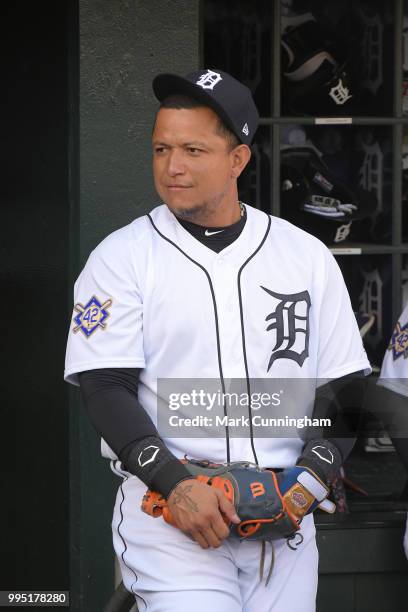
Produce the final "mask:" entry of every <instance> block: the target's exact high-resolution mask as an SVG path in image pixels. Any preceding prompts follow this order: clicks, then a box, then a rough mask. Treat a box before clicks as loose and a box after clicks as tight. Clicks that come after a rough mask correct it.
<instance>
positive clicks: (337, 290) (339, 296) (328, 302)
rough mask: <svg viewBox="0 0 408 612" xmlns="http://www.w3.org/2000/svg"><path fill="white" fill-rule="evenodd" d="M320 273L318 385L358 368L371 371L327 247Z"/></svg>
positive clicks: (337, 271) (335, 265)
mask: <svg viewBox="0 0 408 612" xmlns="http://www.w3.org/2000/svg"><path fill="white" fill-rule="evenodd" d="M324 275H325V278H324V279H323V283H324V294H323V298H322V302H321V305H320V312H319V347H318V361H317V364H318V368H317V378H318V380H319V383H318V384H319V385H320V384H323V383H324V382H325V381H326V380H328V379H333V378H340V377H342V376H346V375H347V374H351V373H353V372H357V371H359V370H364V372H365V374H369V373H370V372H371V368H370V364H369V362H368V360H367V355H366V352H365V350H364V347H363V343H362V340H361V337H360V332H359V329H358V325H357V321H356V317H355V315H354V312H353V309H352V306H351V302H350V296H349V293H348V291H347V288H346V285H345V282H344V279H343V275H342V273H341V271H340V268H339V266H338V264H337V261H336V260H335V258H334V257H333V255H332V254H331V253H330V251H329V250H327V251H326V269H325V273H324Z"/></svg>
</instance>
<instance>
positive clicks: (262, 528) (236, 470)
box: [142, 459, 335, 541]
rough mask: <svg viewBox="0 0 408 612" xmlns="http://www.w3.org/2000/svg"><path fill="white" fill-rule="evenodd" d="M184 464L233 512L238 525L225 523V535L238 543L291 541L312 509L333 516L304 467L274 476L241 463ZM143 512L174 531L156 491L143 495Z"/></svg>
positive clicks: (319, 486)
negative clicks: (214, 489)
mask: <svg viewBox="0 0 408 612" xmlns="http://www.w3.org/2000/svg"><path fill="white" fill-rule="evenodd" d="M183 463H185V465H186V467H187V469H188V470H189V471H190V472H191V474H192V476H194V477H195V478H197V480H198V481H199V482H202V483H205V484H208V485H210V486H212V487H217V488H218V489H220V490H221V491H223V493H224V494H225V495H226V497H227V498H228V499H229V501H230V502H231V503H232V504H233V505H234V506H235V509H236V512H237V514H238V516H239V517H240V519H241V523H239V524H238V525H235V524H232V523H231V524H230V523H229V521H228V520H227V519H226V517H224V520H225V522H226V524H227V525H228V527H229V528H230V535H231V536H232V537H237V538H239V539H241V540H244V539H246V540H267V541H271V540H277V539H281V538H287V539H291V538H293V536H294V534H295V533H296V532H297V531H298V530H299V529H300V523H301V521H302V519H303V517H304V516H305V515H306V514H309V513H310V512H313V510H315V509H316V508H317V506H320V507H322V509H324V510H326V511H327V512H334V510H335V506H334V504H333V503H332V502H330V501H328V500H326V497H327V495H328V493H329V489H328V487H327V486H326V485H325V484H324V483H323V482H322V481H321V480H320V478H318V476H317V475H316V474H314V472H312V470H310V469H309V468H306V467H301V466H296V467H293V468H289V469H285V470H282V471H278V472H274V471H273V470H269V469H263V468H259V467H257V466H254V465H252V464H249V463H245V462H236V463H230V464H217V463H210V462H209V461H205V460H204V461H196V460H192V459H190V460H185V461H183ZM142 510H143V511H144V512H146V513H147V514H150V515H151V516H153V517H159V516H163V518H164V520H165V521H166V522H167V523H170V524H172V525H175V522H174V520H173V517H172V514H171V511H170V510H169V508H168V506H167V501H166V499H165V498H164V497H162V496H161V495H160V494H159V493H157V492H155V491H151V490H150V489H149V490H148V491H147V492H146V494H145V495H144V497H143V502H142Z"/></svg>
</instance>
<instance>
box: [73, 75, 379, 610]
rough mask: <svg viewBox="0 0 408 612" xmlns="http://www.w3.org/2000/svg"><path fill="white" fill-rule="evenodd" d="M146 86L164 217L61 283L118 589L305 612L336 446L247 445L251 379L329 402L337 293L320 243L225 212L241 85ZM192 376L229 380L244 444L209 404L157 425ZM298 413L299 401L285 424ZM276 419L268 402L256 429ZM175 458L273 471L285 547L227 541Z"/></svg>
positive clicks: (143, 600) (345, 318) (349, 317)
mask: <svg viewBox="0 0 408 612" xmlns="http://www.w3.org/2000/svg"><path fill="white" fill-rule="evenodd" d="M153 90H154V93H155V95H156V97H157V98H158V100H159V101H160V108H159V110H158V112H157V115H156V119H155V125H154V130H153V136H152V146H153V173H154V181H155V187H156V190H157V192H158V194H159V196H160V199H161V201H162V203H161V204H159V205H158V206H157V207H156V208H154V209H153V210H152V212H151V213H149V214H148V215H145V216H143V217H140V218H138V219H136V220H135V221H133V222H132V223H131V224H130V225H128V226H126V227H124V228H122V229H120V230H118V231H116V232H114V233H113V234H111V235H110V236H108V237H107V238H106V239H105V240H103V242H102V243H101V244H100V245H99V246H98V247H97V248H96V249H95V250H94V251H93V252H92V253H91V255H90V257H89V259H88V262H87V263H86V266H85V268H84V270H83V271H82V273H81V275H80V276H79V278H78V280H77V282H76V284H75V306H74V313H73V318H72V327H71V330H70V333H69V339H68V347H67V355H66V370H65V378H66V380H67V381H69V382H70V383H73V384H76V385H78V384H79V385H80V386H81V391H82V394H83V397H84V399H85V403H86V406H87V410H88V412H89V415H90V418H91V420H92V422H93V423H94V425H95V427H96V429H97V431H98V432H99V433H100V434H101V436H102V438H103V440H102V453H103V455H104V456H105V457H107V458H110V459H111V466H112V469H113V470H114V472H115V473H116V474H117V475H118V476H120V477H122V478H123V481H122V484H121V485H120V487H119V491H118V495H117V500H116V505H115V509H114V515H113V523H112V527H113V539H114V547H115V550H116V554H117V556H118V560H119V563H120V567H121V571H122V576H123V580H124V583H125V585H126V587H127V588H128V590H129V591H131V592H133V593H134V595H135V597H136V598H137V600H138V602H139V605H140V606H141V609H148V610H149V611H151V612H153V611H154V612H156V611H159V610H166V611H168V612H171V611H176V610H177V611H178V612H180V611H183V610H184V611H187V610H191V609H194V610H195V612H203V611H204V610H205V611H207V610H209V609H213V610H223V611H224V612H252V611H254V610H262V611H263V612H272V611H274V612H277V611H279V612H280V611H281V610H283V609H296V610H300V611H302V612H310V611H312V610H314V609H315V597H316V589H317V565H318V556H317V549H316V542H315V529H314V523H313V514H312V513H311V510H312V509H314V508H315V507H316V505H317V503H320V502H321V503H322V504H324V503H325V502H327V500H325V499H324V498H325V497H326V495H327V489H326V483H327V480H328V479H329V477H330V475H331V474H332V472H333V471H335V470H337V469H338V467H339V466H340V465H341V463H342V461H343V460H344V459H345V457H346V456H347V454H348V452H349V451H350V447H351V445H350V443H349V440H347V439H343V440H342V439H337V438H335V437H333V436H332V437H331V436H330V435H327V436H322V435H320V434H321V432H320V430H319V432H320V434H318V435H315V436H313V435H312V436H310V435H309V436H308V437H307V440H305V439H304V437H303V438H302V436H300V435H298V433H297V431H296V430H295V433H293V432H292V434H291V435H289V434H288V435H285V436H283V435H274V433H273V429H271V428H269V429H266V432H267V433H266V434H265V433H264V435H262V434H259V433H258V434H257V432H256V431H255V426H254V425H253V422H255V416H254V415H255V411H256V410H255V404H254V405H253V404H252V393H251V389H252V388H253V387H254V386H255V384H259V381H262V384H264V385H265V387H267V386H268V384H270V383H273V382H274V381H275V382H276V381H279V385H281V384H282V387H281V389H282V388H283V383H284V381H289V382H290V383H291V384H289V385H288V388H289V387H290V388H291V387H295V386H296V385H294V384H293V381H294V380H296V381H299V382H302V381H303V382H305V381H306V382H308V381H312V382H313V394H312V400H313V399H314V395H315V393H314V391H315V387H316V386H319V390H320V389H324V390H325V391H324V392H323V393H320V402H321V404H322V405H331V400H330V398H329V395H330V394H329V393H327V392H326V391H327V388H328V385H329V384H330V383H329V382H327V384H322V381H331V380H335V381H336V383H338V384H339V385H340V386H341V385H342V384H343V383H344V381H347V380H348V378H349V377H352V376H353V375H354V374H355V373H357V372H362V371H365V372H368V371H369V370H370V366H369V363H368V361H367V357H366V355H365V352H364V349H363V346H362V343H361V339H360V335H359V330H358V327H357V324H356V321H355V317H354V315H353V312H352V309H351V305H350V300H349V296H348V293H347V290H346V288H345V284H344V281H343V279H342V276H341V273H340V271H339V268H338V266H337V264H336V262H335V260H334V258H333V257H332V256H331V254H330V252H329V251H328V249H327V248H326V247H325V246H324V245H323V244H322V243H321V242H320V241H319V240H317V239H316V238H314V237H312V236H310V235H309V234H307V233H305V232H303V231H302V230H300V229H298V228H296V227H295V226H293V225H291V224H290V223H288V222H286V221H284V220H282V219H279V218H275V217H272V216H270V215H268V214H266V213H264V212H262V211H260V210H257V209H255V208H252V207H251V206H250V205H248V204H244V203H242V202H240V200H239V196H238V190H237V179H238V177H239V176H240V174H241V173H242V171H243V170H244V168H245V167H246V165H247V164H248V162H249V159H250V156H251V150H250V144H251V142H252V139H253V137H254V134H255V131H256V129H257V125H258V111H257V109H256V106H255V104H254V101H253V99H252V95H251V92H250V91H249V89H248V88H247V87H246V86H244V85H243V84H242V83H240V82H239V81H237V80H236V79H234V78H233V77H232V76H231V75H229V74H227V73H225V72H222V71H220V70H213V69H207V70H202V71H197V72H194V73H191V74H189V75H187V76H186V77H181V76H178V75H173V74H161V75H159V76H157V77H156V78H155V79H154V81H153ZM197 379H200V380H201V381H210V382H211V381H212V382H214V381H216V383H217V385H218V388H219V390H220V394H219V395H220V397H221V396H222V397H224V394H225V395H226V392H227V391H228V389H229V388H230V387H229V384H230V381H236V380H239V381H243V384H244V388H245V391H246V397H247V399H248V398H249V405H248V406H247V408H246V409H247V411H248V416H249V419H248V422H249V427H247V426H245V428H243V429H245V432H244V433H242V432H241V435H239V436H235V437H234V436H233V435H231V426H230V423H229V421H228V419H229V418H232V417H233V416H234V414H235V412H234V409H233V408H231V406H230V405H229V403H228V402H226V401H225V400H224V399H222V400H221V406H222V410H223V417H224V420H223V421H222V422H221V424H220V425H219V427H217V428H212V427H211V426H208V427H207V425H206V423H201V422H200V423H201V425H199V426H198V427H195V428H194V427H193V425H192V424H191V427H190V429H189V427H188V423H187V425H186V427H184V429H182V430H180V431H179V432H178V433H177V432H175V433H174V434H173V433H172V430H169V428H168V427H166V428H163V427H162V426H161V424H162V423H163V419H162V417H163V415H165V416H166V415H168V413H169V412H172V415H179V416H175V417H174V418H179V420H180V418H181V415H184V416H185V415H187V416H188V414H189V412H188V410H189V408H188V407H187V408H185V406H184V404H185V403H186V402H187V404H188V401H187V400H188V399H189V395H188V393H187V394H181V395H180V394H174V393H167V392H166V389H167V390H168V389H169V388H170V390H172V389H173V387H174V389H175V388H176V387H177V385H181V387H182V388H187V387H188V383H189V381H196V380H197ZM163 381H164V383H165V384H164V383H163ZM316 381H320V382H316ZM209 384H210V383H209ZM166 385H167V386H166ZM200 393H201V390H200ZM175 395H176V396H177V397H178V398H179V400H180V401H179V405H178V406H174V404H173V400H174V396H175ZM186 395H187V400H186ZM318 396H319V392H318V393H316V398H317V397H318ZM196 397H198V396H195V398H196ZM200 397H206V396H205V394H204V395H203V396H200ZM169 398H170V399H169ZM190 399H191V398H190ZM193 399H194V397H193ZM185 400H186V401H185ZM315 401H316V402H317V401H318V400H317V399H316V400H315ZM191 403H194V402H190V404H189V405H191ZM183 408H184V412H183V411H182V409H183ZM315 408H316V406H315ZM313 409H314V406H313V401H312V402H310V397H309V394H308V393H305V394H304V395H303V394H302V395H300V397H298V399H297V401H296V402H294V405H292V407H291V410H292V413H291V414H292V416H298V417H302V418H303V417H305V416H307V415H309V416H311V415H312V413H313ZM274 410H275V411H276V408H274V407H273V405H272V404H271V405H270V406H269V407H268V408H267V411H269V412H268V414H269V416H271V415H273V414H274ZM206 411H207V414H208V413H209V412H210V410H209V406H208V405H206ZM190 414H191V413H190ZM201 416H202V414H201ZM161 419H162V420H161ZM192 421H193V420H191V422H192ZM169 422H170V419H169ZM323 433H324V432H323ZM185 456H187V457H189V458H193V459H198V460H200V459H206V460H208V461H210V462H215V463H216V464H227V465H230V464H231V463H234V462H246V464H249V463H251V464H255V465H256V469H261V468H271V469H272V468H273V469H274V470H276V474H278V475H279V478H281V476H282V474H283V475H284V478H283V480H282V479H281V480H280V483H281V484H280V485H279V486H280V491H279V492H278V496H277V497H278V498H280V499H283V498H284V495H286V494H287V491H288V490H290V491H294V489H293V487H292V484H293V483H294V484H293V486H294V487H295V488H296V494H295V495H293V500H294V502H295V503H296V504H297V506H298V508H297V510H299V511H301V510H302V508H303V509H304V508H305V507H306V506H307V508H308V510H307V512H306V511H303V513H302V520H301V523H299V524H298V523H296V526H295V529H296V530H297V532H296V534H295V536H297V537H295V539H294V540H292V539H291V538H292V536H291V538H289V537H286V536H285V537H280V538H276V534H274V535H273V538H274V540H273V545H272V546H271V547H267V546H265V545H264V542H263V543H262V546H260V544H259V542H258V541H256V540H252V539H251V538H245V537H242V538H239V537H233V536H232V534H233V533H235V532H237V530H239V529H240V530H241V533H243V521H242V520H241V519H242V517H240V516H239V515H238V512H237V505H236V503H235V502H234V503H233V501H232V500H231V498H228V496H227V495H226V494H224V493H223V492H222V490H220V489H217V488H216V487H215V486H207V484H205V483H204V482H201V481H200V480H199V479H198V478H195V477H192V474H191V472H190V471H189V470H188V469H187V466H186V464H185V463H183V462H182V459H183V457H185ZM249 469H250V468H249ZM279 470H283V471H282V472H280V471H279ZM274 473H275V472H274ZM251 474H253V472H251ZM274 478H275V477H274ZM271 482H272V481H271ZM274 482H275V483H276V482H277V480H276V479H275V480H274ZM285 483H286V484H285ZM288 483H291V484H290V485H289V484H288ZM276 486H278V485H276ZM147 487H148V488H150V490H152V491H156V492H158V493H159V494H160V495H161V499H162V500H164V502H165V503H166V504H167V509H168V512H169V514H170V515H171V517H172V524H169V522H166V521H165V520H163V518H152V517H151V516H149V515H148V514H146V513H145V512H143V511H142V510H141V502H142V499H143V497H144V496H145V493H146V488H147ZM252 487H253V488H252ZM289 487H291V488H289ZM278 488H279V487H278ZM251 492H252V494H253V497H254V498H257V496H262V495H263V493H262V485H261V484H260V483H259V482H251ZM306 498H307V499H308V500H309V501H308V502H307V504H306ZM145 499H146V496H145ZM281 514H282V513H281ZM303 515H304V516H303ZM264 522H265V523H266V522H268V521H267V520H265V521H264ZM269 522H270V523H272V521H271V520H270V521H269ZM295 522H296V521H295ZM294 524H295V523H294ZM258 526H259V525H258ZM271 527H273V524H272V525H271ZM248 533H249V532H247V533H246V535H248ZM251 534H253V531H251ZM267 564H269V572H268V577H267V579H266V577H265V576H264V574H263V567H267ZM143 604H145V605H146V608H143Z"/></svg>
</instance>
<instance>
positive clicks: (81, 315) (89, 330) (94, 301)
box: [73, 296, 112, 338]
mask: <svg viewBox="0 0 408 612" xmlns="http://www.w3.org/2000/svg"><path fill="white" fill-rule="evenodd" d="M111 306H112V300H111V299H108V300H106V301H105V302H103V304H101V302H100V301H99V300H98V298H97V297H95V296H92V297H91V299H90V300H89V302H88V303H87V304H85V306H83V305H82V304H80V303H78V304H75V306H74V311H75V312H77V313H78V314H77V315H76V316H75V317H74V318H73V321H74V323H75V327H74V329H73V332H74V334H76V333H77V332H78V331H79V330H81V332H82V333H83V334H84V335H85V336H86V337H87V338H89V336H91V335H92V334H93V333H94V331H95V330H96V329H98V327H101V328H102V329H105V328H106V325H107V324H106V322H105V321H106V319H107V318H108V317H109V315H110V313H109V312H108V308H110V307H111Z"/></svg>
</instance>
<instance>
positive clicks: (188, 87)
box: [153, 68, 259, 145]
mask: <svg viewBox="0 0 408 612" xmlns="http://www.w3.org/2000/svg"><path fill="white" fill-rule="evenodd" d="M153 91H154V93H155V95H156V97H157V99H158V100H160V101H162V100H164V98H166V97H167V96H170V95H172V94H184V95H186V96H191V97H193V98H195V99H196V100H199V101H200V102H202V103H203V105H204V106H209V107H210V108H212V110H213V111H214V112H216V113H217V115H218V116H219V117H220V118H221V119H222V121H223V122H224V123H225V125H226V126H227V127H228V128H229V129H230V130H231V131H232V132H234V134H235V136H236V137H237V138H238V140H239V141H240V142H242V143H244V144H248V145H249V144H251V141H252V138H253V136H254V134H255V132H256V129H257V127H258V121H259V114H258V110H257V108H256V106H255V102H254V100H253V98H252V94H251V91H250V90H249V89H248V87H247V86H246V85H244V84H243V83H241V82H240V81H238V80H237V79H235V78H234V77H233V76H231V75H230V74H228V73H227V72H224V71H223V70H214V69H210V68H208V69H206V70H199V71H198V70H197V71H196V72H191V73H190V74H188V75H187V76H185V77H181V76H178V75H176V74H159V75H158V76H157V77H156V78H155V79H154V80H153Z"/></svg>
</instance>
